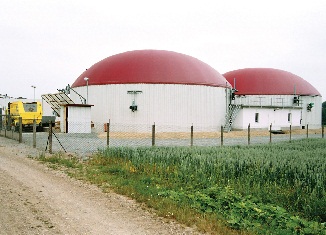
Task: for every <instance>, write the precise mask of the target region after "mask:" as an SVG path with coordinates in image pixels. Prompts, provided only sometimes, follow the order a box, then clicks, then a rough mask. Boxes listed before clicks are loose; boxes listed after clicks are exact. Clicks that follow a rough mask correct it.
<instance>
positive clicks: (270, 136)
mask: <svg viewBox="0 0 326 235" xmlns="http://www.w3.org/2000/svg"><path fill="white" fill-rule="evenodd" d="M269 143H272V123H271V124H270V125H269Z"/></svg>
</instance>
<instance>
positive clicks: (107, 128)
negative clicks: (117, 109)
mask: <svg viewBox="0 0 326 235" xmlns="http://www.w3.org/2000/svg"><path fill="white" fill-rule="evenodd" d="M106 145H107V146H108V147H109V146H110V119H109V122H108V123H106Z"/></svg>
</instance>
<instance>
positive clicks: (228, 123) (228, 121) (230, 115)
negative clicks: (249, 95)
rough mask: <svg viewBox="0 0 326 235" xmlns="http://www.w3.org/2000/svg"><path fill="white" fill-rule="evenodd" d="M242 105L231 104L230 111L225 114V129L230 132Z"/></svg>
mask: <svg viewBox="0 0 326 235" xmlns="http://www.w3.org/2000/svg"><path fill="white" fill-rule="evenodd" d="M241 107H242V105H241V104H229V109H228V112H227V113H226V115H225V124H224V127H223V131H225V132H229V131H231V129H232V123H233V121H234V120H235V118H236V117H237V115H238V113H239V111H240V109H241Z"/></svg>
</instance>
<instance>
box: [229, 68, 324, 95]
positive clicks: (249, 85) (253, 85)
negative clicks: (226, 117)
mask: <svg viewBox="0 0 326 235" xmlns="http://www.w3.org/2000/svg"><path fill="white" fill-rule="evenodd" d="M223 76H224V77H225V78H226V79H227V80H228V82H229V83H230V84H231V85H232V86H233V87H234V85H235V88H236V89H237V90H238V92H236V94H237V95H292V94H294V93H295V94H296V95H319V96H321V95H320V93H319V92H318V91H317V89H316V88H314V87H313V86H312V85H311V84H310V83H309V82H307V81H306V80H304V79H303V78H301V77H299V76H297V75H294V74H292V73H289V72H286V71H283V70H279V69H271V68H247V69H239V70H234V71H230V72H227V73H225V74H223ZM234 82H235V84H234Z"/></svg>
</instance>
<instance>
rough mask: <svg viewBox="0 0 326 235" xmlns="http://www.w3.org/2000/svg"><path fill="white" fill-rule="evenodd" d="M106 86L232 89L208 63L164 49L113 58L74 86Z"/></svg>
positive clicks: (96, 65)
mask: <svg viewBox="0 0 326 235" xmlns="http://www.w3.org/2000/svg"><path fill="white" fill-rule="evenodd" d="M85 77H87V78H89V80H88V85H105V84H133V83H148V84H188V85H205V86H216V87H230V84H229V83H228V82H227V81H226V79H225V78H224V77H223V76H222V75H221V74H220V73H219V72H217V71H216V70H215V69H213V68H212V67H210V66H209V65H208V64H206V63H204V62H202V61H200V60H198V59H196V58H194V57H191V56H188V55H184V54H180V53H176V52H171V51H162V50H137V51H129V52H124V53H121V54H117V55H113V56H110V57H108V58H106V59H103V60H101V61H99V62H98V63H96V64H94V65H93V66H91V67H90V68H89V69H87V70H86V71H85V72H83V73H82V74H81V75H80V76H79V77H78V78H77V79H76V81H75V82H74V83H73V84H72V87H78V86H85V85H86V81H85V80H84V78H85Z"/></svg>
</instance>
